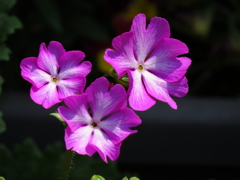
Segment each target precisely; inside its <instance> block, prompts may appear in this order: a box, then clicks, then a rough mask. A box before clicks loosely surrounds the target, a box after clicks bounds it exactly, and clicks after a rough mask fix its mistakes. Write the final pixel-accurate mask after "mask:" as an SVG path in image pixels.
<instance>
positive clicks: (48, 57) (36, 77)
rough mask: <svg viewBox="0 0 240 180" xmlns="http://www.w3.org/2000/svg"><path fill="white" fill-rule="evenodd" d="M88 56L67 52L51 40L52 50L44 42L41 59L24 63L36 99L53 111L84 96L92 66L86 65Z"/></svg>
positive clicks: (31, 58) (39, 57)
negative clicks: (77, 95) (58, 104)
mask: <svg viewBox="0 0 240 180" xmlns="http://www.w3.org/2000/svg"><path fill="white" fill-rule="evenodd" d="M84 57H85V55H84V53H83V52H81V51H68V52H66V51H65V49H64V48H63V46H62V44H61V43H59V42H56V41H51V42H50V43H49V46H48V47H46V44H45V43H42V44H41V45H40V51H39V55H38V57H28V58H25V59H23V60H22V62H21V64H20V67H21V70H22V71H21V75H22V77H23V78H24V79H25V80H27V81H29V82H30V83H31V84H32V88H31V93H30V95H31V98H32V100H33V101H34V102H36V103H37V104H40V105H42V106H43V107H44V108H50V107H52V106H53V105H55V104H56V103H59V102H61V101H62V100H63V99H64V98H66V97H68V96H72V95H76V94H77V93H78V94H80V93H82V92H83V89H84V87H85V83H86V79H85V77H86V76H87V75H88V74H89V72H90V71H91V66H92V65H91V63H90V62H88V61H85V62H82V61H83V59H84Z"/></svg>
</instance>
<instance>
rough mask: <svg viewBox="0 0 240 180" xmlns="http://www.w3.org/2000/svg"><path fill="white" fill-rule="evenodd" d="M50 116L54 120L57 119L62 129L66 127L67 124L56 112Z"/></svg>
mask: <svg viewBox="0 0 240 180" xmlns="http://www.w3.org/2000/svg"><path fill="white" fill-rule="evenodd" d="M50 115H52V116H54V117H55V118H57V119H58V120H59V121H60V122H61V123H62V124H63V126H64V127H67V123H66V122H65V121H64V120H63V119H62V117H61V116H60V114H59V113H58V112H56V113H51V114H50Z"/></svg>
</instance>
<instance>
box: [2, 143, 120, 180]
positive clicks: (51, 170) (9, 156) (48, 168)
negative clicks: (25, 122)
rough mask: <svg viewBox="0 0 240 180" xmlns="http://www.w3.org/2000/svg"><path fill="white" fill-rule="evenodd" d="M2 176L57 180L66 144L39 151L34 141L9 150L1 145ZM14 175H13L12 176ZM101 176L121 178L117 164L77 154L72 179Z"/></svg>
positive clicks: (109, 178)
mask: <svg viewBox="0 0 240 180" xmlns="http://www.w3.org/2000/svg"><path fill="white" fill-rule="evenodd" d="M0 157H1V158H0V175H1V176H3V177H4V178H6V180H16V179H18V180H32V179H34V180H42V179H44V180H56V179H57V177H58V176H59V173H60V169H61V166H62V162H63V157H64V153H63V145H62V144H61V143H59V142H57V143H55V144H52V145H49V146H47V147H46V149H45V150H44V151H41V150H39V148H38V147H37V146H36V144H35V143H34V142H33V140H31V139H27V140H25V141H24V142H23V143H22V144H17V145H15V147H14V148H13V150H12V151H10V150H9V149H8V148H7V147H6V146H4V145H3V144H0ZM13 172H14V173H13ZM93 174H101V176H103V177H104V178H106V180H117V179H119V180H120V179H122V177H123V175H120V173H119V172H118V170H117V166H116V163H115V162H111V161H110V162H109V163H108V164H106V163H104V162H103V161H102V160H100V159H95V158H93V157H88V156H82V155H78V154H76V155H75V157H74V159H73V165H72V169H71V171H70V175H69V179H70V180H79V179H83V180H85V179H86V180H87V179H91V177H92V176H93Z"/></svg>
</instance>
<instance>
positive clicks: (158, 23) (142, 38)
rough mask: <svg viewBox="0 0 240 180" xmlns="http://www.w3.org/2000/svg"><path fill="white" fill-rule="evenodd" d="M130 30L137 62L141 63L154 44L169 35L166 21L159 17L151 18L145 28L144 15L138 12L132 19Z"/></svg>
mask: <svg viewBox="0 0 240 180" xmlns="http://www.w3.org/2000/svg"><path fill="white" fill-rule="evenodd" d="M131 31H132V32H133V34H134V36H133V37H134V52H135V55H136V59H137V60H138V62H139V63H143V62H144V61H145V59H146V57H147V56H148V55H149V54H150V53H151V51H152V50H153V48H154V47H155V45H156V44H157V43H158V42H159V41H160V40H161V39H162V38H168V37H169V36H170V27H169V24H168V22H167V21H166V20H165V19H163V18H160V17H154V18H152V19H151V21H150V24H149V25H148V28H147V29H146V16H145V15H144V14H138V15H137V16H135V18H134V19H133V23H132V26H131Z"/></svg>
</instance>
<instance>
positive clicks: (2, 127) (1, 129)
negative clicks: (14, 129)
mask: <svg viewBox="0 0 240 180" xmlns="http://www.w3.org/2000/svg"><path fill="white" fill-rule="evenodd" d="M5 130H6V124H5V122H4V121H3V120H2V112H0V134H1V133H3V132H4V131H5Z"/></svg>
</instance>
